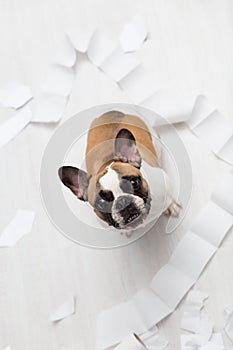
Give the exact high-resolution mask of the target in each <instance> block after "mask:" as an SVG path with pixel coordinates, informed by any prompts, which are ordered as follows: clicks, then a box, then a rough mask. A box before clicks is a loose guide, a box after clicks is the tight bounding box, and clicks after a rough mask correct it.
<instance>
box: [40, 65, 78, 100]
mask: <svg viewBox="0 0 233 350" xmlns="http://www.w3.org/2000/svg"><path fill="white" fill-rule="evenodd" d="M73 79H74V71H73V69H72V68H70V67H65V66H62V65H60V64H51V65H50V67H49V71H48V75H47V78H46V80H45V82H44V85H43V87H42V92H43V93H46V94H53V95H58V96H68V95H69V94H70V93H71V90H72V84H73Z"/></svg>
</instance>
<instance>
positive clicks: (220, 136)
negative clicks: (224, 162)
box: [191, 111, 233, 154]
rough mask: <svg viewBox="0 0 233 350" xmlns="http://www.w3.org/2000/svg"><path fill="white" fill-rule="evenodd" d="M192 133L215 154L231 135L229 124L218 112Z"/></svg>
mask: <svg viewBox="0 0 233 350" xmlns="http://www.w3.org/2000/svg"><path fill="white" fill-rule="evenodd" d="M191 118H192V117H191ZM210 130H211V132H210ZM192 131H193V132H194V133H195V134H196V135H197V136H198V137H199V138H200V139H201V140H202V141H203V142H204V143H205V144H206V145H207V146H208V147H209V148H210V149H211V150H212V151H213V152H214V153H216V154H218V152H220V151H221V149H222V148H223V146H224V145H225V143H226V142H227V141H228V140H229V139H230V137H231V136H232V134H233V129H232V127H231V125H230V123H229V122H228V121H226V120H225V118H224V117H223V115H222V114H220V112H219V111H214V112H213V113H211V114H210V115H209V116H207V117H206V118H205V119H204V120H203V121H202V122H201V123H199V124H198V125H197V126H195V128H193V129H192Z"/></svg>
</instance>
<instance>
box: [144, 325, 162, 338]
mask: <svg viewBox="0 0 233 350" xmlns="http://www.w3.org/2000/svg"><path fill="white" fill-rule="evenodd" d="M158 332H159V330H158V327H157V326H153V327H151V328H149V329H148V331H146V332H144V333H141V334H140V338H141V339H142V340H147V339H148V338H151V337H153V336H155V335H156V334H157V333H158Z"/></svg>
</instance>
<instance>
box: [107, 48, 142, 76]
mask: <svg viewBox="0 0 233 350" xmlns="http://www.w3.org/2000/svg"><path fill="white" fill-rule="evenodd" d="M140 63H141V62H140V61H139V59H138V58H137V57H136V56H135V55H134V54H132V53H131V54H125V53H124V52H123V51H122V49H121V47H119V46H118V47H117V48H116V49H115V50H114V51H113V52H112V53H111V55H109V56H108V57H107V58H106V60H105V61H103V62H102V63H101V65H100V68H101V69H102V70H103V71H104V73H106V74H107V75H108V76H109V77H110V78H111V79H113V80H114V81H116V82H119V81H120V80H122V79H123V78H124V77H126V76H127V75H128V74H130V73H131V72H133V71H134V69H135V68H136V67H137V66H139V65H140Z"/></svg>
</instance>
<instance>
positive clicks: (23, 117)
mask: <svg viewBox="0 0 233 350" xmlns="http://www.w3.org/2000/svg"><path fill="white" fill-rule="evenodd" d="M31 119H32V113H31V109H30V108H29V107H28V106H25V107H22V108H21V109H20V110H18V111H17V112H16V113H15V115H14V116H13V117H11V118H10V119H9V120H7V121H6V122H4V123H3V124H0V148H1V147H3V146H5V145H6V144H7V143H8V142H10V141H11V140H12V139H13V138H14V137H16V136H17V135H18V134H19V133H20V132H21V131H22V130H23V129H24V128H25V127H26V126H27V125H28V124H29V123H30V121H31Z"/></svg>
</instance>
